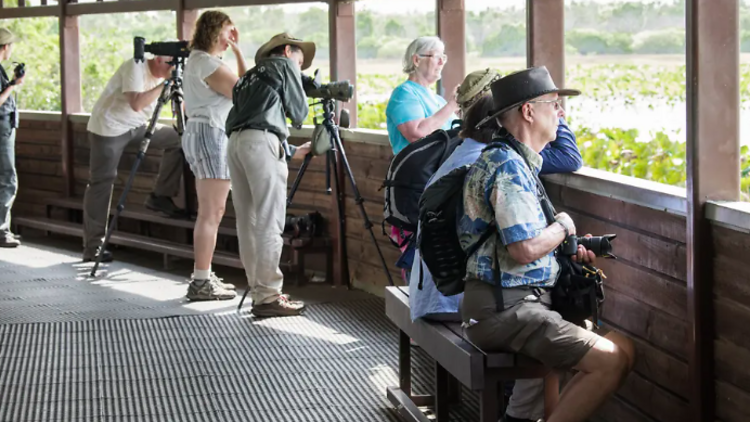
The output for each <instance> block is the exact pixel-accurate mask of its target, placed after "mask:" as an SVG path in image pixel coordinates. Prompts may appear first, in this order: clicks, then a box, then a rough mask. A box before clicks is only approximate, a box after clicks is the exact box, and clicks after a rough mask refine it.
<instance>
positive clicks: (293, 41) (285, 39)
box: [255, 32, 315, 70]
mask: <svg viewBox="0 0 750 422" xmlns="http://www.w3.org/2000/svg"><path fill="white" fill-rule="evenodd" d="M281 45H295V46H297V47H299V48H300V49H302V53H303V54H304V55H305V60H304V61H303V62H302V70H305V69H307V68H308V67H310V65H311V64H312V61H313V58H314V57H315V43H314V42H310V41H302V40H300V39H297V38H294V37H292V36H291V35H289V34H287V33H286V32H284V33H281V34H276V35H274V36H273V38H271V39H270V40H269V41H268V42H267V43H265V44H263V45H261V46H260V48H259V49H258V52H257V53H255V63H258V62H259V61H260V60H261V59H265V58H266V57H268V56H269V54H270V53H271V51H272V50H273V49H274V48H276V47H278V46H281Z"/></svg>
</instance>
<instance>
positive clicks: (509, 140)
mask: <svg viewBox="0 0 750 422" xmlns="http://www.w3.org/2000/svg"><path fill="white" fill-rule="evenodd" d="M502 131H503V133H502V135H501V136H502V138H501V139H502V142H504V143H506V144H508V146H510V147H511V148H513V151H515V152H516V153H517V154H518V155H520V156H521V158H522V159H523V162H524V163H526V167H528V169H529V171H530V172H531V174H532V176H533V177H534V180H535V181H536V196H537V199H538V200H539V205H540V206H541V207H542V213H543V214H544V218H545V219H546V220H547V224H548V225H552V224H553V223H555V214H556V212H555V207H554V206H553V205H552V201H550V200H549V197H548V196H547V191H546V190H545V189H544V185H543V184H542V181H541V180H540V179H539V175H538V174H537V172H535V171H534V168H533V167H531V164H530V163H529V160H528V159H527V158H526V155H524V153H523V151H521V148H520V147H519V146H518V144H520V141H519V140H518V139H516V138H515V137H513V135H511V134H510V132H508V131H507V130H505V129H502Z"/></svg>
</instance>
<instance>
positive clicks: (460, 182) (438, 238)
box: [417, 165, 496, 296]
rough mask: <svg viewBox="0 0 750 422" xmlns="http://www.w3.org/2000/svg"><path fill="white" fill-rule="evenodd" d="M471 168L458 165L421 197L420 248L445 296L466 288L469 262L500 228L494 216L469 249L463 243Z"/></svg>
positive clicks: (423, 259)
mask: <svg viewBox="0 0 750 422" xmlns="http://www.w3.org/2000/svg"><path fill="white" fill-rule="evenodd" d="M470 168H471V166H470V165H466V166H462V167H458V168H457V169H455V170H453V171H451V172H450V173H448V174H446V175H444V176H443V177H441V178H440V179H438V180H436V181H435V182H433V183H432V184H431V185H430V186H429V187H428V188H427V189H425V191H424V193H423V194H422V197H421V198H420V200H419V224H420V229H419V237H418V238H417V248H418V249H419V253H420V256H421V258H422V262H423V263H424V264H425V266H427V269H429V270H430V273H431V274H432V279H433V280H434V282H435V287H437V289H438V291H439V292H440V293H442V294H443V295H445V296H453V295H457V294H459V293H462V292H463V291H464V286H465V284H466V282H465V280H464V276H465V275H466V262H467V261H468V259H469V257H470V256H471V255H472V254H474V252H476V251H477V249H479V247H480V246H481V245H482V244H484V242H486V241H487V239H489V238H490V236H492V235H493V234H494V233H495V232H496V230H495V222H494V220H493V222H492V223H491V224H490V226H489V227H488V228H487V230H485V232H484V233H482V236H481V237H480V238H479V240H478V241H477V242H476V243H475V244H473V245H471V246H469V248H467V249H466V251H464V249H463V248H462V247H461V243H460V242H459V239H458V230H457V228H458V219H459V218H460V217H461V216H462V215H463V210H464V207H463V196H464V195H463V193H464V179H466V175H467V173H468V172H469V169H470ZM422 274H423V272H420V279H419V285H418V288H419V289H422V277H421V275H422Z"/></svg>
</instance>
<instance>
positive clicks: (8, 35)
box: [0, 28, 18, 45]
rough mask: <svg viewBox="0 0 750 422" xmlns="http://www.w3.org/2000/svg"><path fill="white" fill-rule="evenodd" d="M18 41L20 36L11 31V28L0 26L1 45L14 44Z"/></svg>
mask: <svg viewBox="0 0 750 422" xmlns="http://www.w3.org/2000/svg"><path fill="white" fill-rule="evenodd" d="M16 41H18V37H16V36H15V35H13V33H12V32H10V29H7V28H0V45H6V44H12V43H14V42H16Z"/></svg>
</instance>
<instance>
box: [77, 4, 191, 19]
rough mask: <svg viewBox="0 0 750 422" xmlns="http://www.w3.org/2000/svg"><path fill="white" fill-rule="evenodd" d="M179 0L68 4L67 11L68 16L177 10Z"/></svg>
mask: <svg viewBox="0 0 750 422" xmlns="http://www.w3.org/2000/svg"><path fill="white" fill-rule="evenodd" d="M178 7H179V0H159V1H151V0H124V1H122V0H121V1H105V2H96V3H77V4H68V5H67V6H66V9H65V13H66V14H67V15H68V16H78V15H95V14H99V13H130V12H150V11H157V10H177V8H178Z"/></svg>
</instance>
